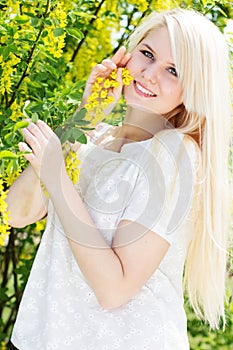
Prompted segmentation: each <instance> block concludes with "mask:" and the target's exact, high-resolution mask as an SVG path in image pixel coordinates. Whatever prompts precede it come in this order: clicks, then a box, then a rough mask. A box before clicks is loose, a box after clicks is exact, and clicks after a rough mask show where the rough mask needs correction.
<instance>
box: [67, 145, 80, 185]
mask: <svg viewBox="0 0 233 350" xmlns="http://www.w3.org/2000/svg"><path fill="white" fill-rule="evenodd" d="M65 162H66V171H67V174H68V175H69V177H70V179H71V181H72V182H73V184H74V185H76V184H77V182H78V180H79V173H80V167H79V166H80V160H79V159H78V158H77V154H76V153H75V152H74V151H69V153H68V154H67V156H66V158H65Z"/></svg>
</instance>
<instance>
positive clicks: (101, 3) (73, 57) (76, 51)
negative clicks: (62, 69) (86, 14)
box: [70, 0, 105, 62]
mask: <svg viewBox="0 0 233 350" xmlns="http://www.w3.org/2000/svg"><path fill="white" fill-rule="evenodd" d="M104 2H105V0H102V1H101V2H100V3H99V5H98V7H97V8H96V10H95V12H94V13H93V15H94V16H95V17H96V16H97V15H98V12H99V10H100V9H101V7H102V5H103V3H104ZM95 17H93V18H92V19H91V20H90V23H89V24H93V23H94V21H95ZM87 34H88V29H86V30H85V31H84V32H83V38H82V39H81V40H80V42H79V43H78V46H77V47H76V49H75V50H74V52H73V55H72V57H71V60H70V62H74V60H75V57H76V56H77V54H78V52H79V50H80V48H81V46H82V44H83V43H84V41H85V39H86V36H87Z"/></svg>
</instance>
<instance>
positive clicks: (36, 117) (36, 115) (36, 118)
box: [31, 113, 39, 123]
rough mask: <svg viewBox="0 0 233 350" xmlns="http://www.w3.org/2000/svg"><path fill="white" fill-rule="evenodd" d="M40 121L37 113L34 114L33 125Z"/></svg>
mask: <svg viewBox="0 0 233 350" xmlns="http://www.w3.org/2000/svg"><path fill="white" fill-rule="evenodd" d="M38 119H39V116H38V114H37V113H32V116H31V120H32V122H33V123H37V122H38Z"/></svg>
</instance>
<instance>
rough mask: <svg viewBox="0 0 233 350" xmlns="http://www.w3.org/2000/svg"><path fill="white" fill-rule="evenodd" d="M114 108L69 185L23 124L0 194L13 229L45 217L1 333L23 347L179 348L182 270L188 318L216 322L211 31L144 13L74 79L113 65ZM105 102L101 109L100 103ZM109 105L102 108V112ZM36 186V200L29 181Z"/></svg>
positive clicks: (220, 169)
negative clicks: (12, 319)
mask: <svg viewBox="0 0 233 350" xmlns="http://www.w3.org/2000/svg"><path fill="white" fill-rule="evenodd" d="M124 66H126V67H127V68H128V69H129V71H130V73H131V75H132V77H133V80H132V82H131V84H130V85H129V86H126V87H124V91H123V93H124V97H125V100H126V103H127V110H126V114H125V118H124V123H123V125H122V126H119V127H110V126H107V125H105V124H99V125H98V126H97V128H96V131H95V132H94V133H93V134H92V135H91V136H90V137H89V142H88V143H87V145H80V147H79V149H78V150H77V154H78V157H79V158H80V159H81V161H82V163H81V164H82V165H81V173H80V180H79V182H78V184H77V186H76V187H75V186H74V185H73V184H72V182H71V181H70V179H69V177H68V175H67V172H66V169H65V165H64V158H63V153H62V148H61V144H60V141H59V140H58V138H57V137H56V136H55V134H54V133H53V131H52V130H51V129H50V128H49V127H48V126H47V125H46V124H45V123H44V122H42V121H38V122H37V123H36V124H33V123H30V124H29V126H28V127H27V128H26V129H25V130H24V137H25V142H26V143H21V144H20V149H21V150H25V149H27V147H28V146H29V147H30V148H31V150H32V152H31V153H30V154H27V155H25V158H26V159H27V160H28V161H29V162H30V166H29V167H28V168H27V169H26V170H25V171H24V173H23V174H22V175H21V176H20V177H19V179H18V180H17V181H16V182H15V183H14V184H13V185H12V187H11V189H10V191H9V195H8V205H9V210H10V212H11V217H12V221H11V224H12V226H15V227H24V226H25V225H28V224H31V223H33V222H35V221H37V220H39V219H41V218H42V217H44V216H45V215H46V214H47V226H46V230H45V232H44V235H43V237H42V241H41V244H40V247H39V250H38V253H37V256H36V259H35V262H34V265H33V268H32V271H31V274H30V277H29V280H28V284H27V286H26V289H25V292H24V296H23V299H22V302H21V305H20V308H19V312H18V317H17V321H16V324H15V326H14V330H13V335H12V342H13V343H14V345H15V346H16V347H17V348H19V349H20V350H31V349H34V350H36V349H40V350H41V349H43V350H49V349H59V350H60V349H67V350H68V349H69V350H76V349H77V350H81V349H83V350H91V349H95V350H96V349H100V350H104V349H106V350H107V349H109V350H112V349H122V350H125V349H129V350H133V349H136V350H141V349H148V350H152V349H153V350H165V349H166V350H173V349H174V348H176V349H179V350H185V349H189V345H188V338H187V329H186V328H187V326H186V316H185V312H184V308H183V291H182V276H183V268H184V264H185V262H186V265H185V266H186V268H185V281H186V285H187V290H188V293H189V297H190V302H191V304H192V306H193V307H194V309H195V311H196V313H197V315H199V316H202V317H203V318H204V319H206V320H207V321H208V322H209V324H210V326H211V327H213V328H216V327H218V324H219V321H220V318H221V317H222V318H223V319H224V276H225V265H226V230H227V218H228V198H227V193H228V189H227V183H228V180H227V156H228V142H229V135H228V131H229V121H230V97H229V91H230V90H229V80H228V53H227V48H226V44H225V42H224V39H223V36H222V34H221V33H220V32H219V31H218V29H217V28H216V27H215V26H214V25H213V24H212V23H211V22H210V21H209V20H207V19H206V18H204V17H203V16H202V15H200V14H197V13H195V12H193V11H187V10H180V9H178V10H174V11H168V12H164V13H160V14H158V13H152V14H151V15H150V16H149V17H148V18H146V19H145V20H144V21H143V23H142V24H141V25H140V26H139V27H138V28H137V29H136V30H135V32H134V33H133V34H132V35H131V38H130V41H129V53H127V54H126V52H125V49H124V48H121V49H120V50H119V51H118V52H117V53H116V54H115V56H114V57H113V58H112V59H111V60H104V61H103V62H102V63H101V64H99V65H97V66H96V67H95V68H94V69H93V71H92V73H91V75H90V77H89V79H88V82H87V86H86V90H85V93H84V97H83V104H85V103H86V100H87V96H88V94H89V93H90V90H91V87H92V86H93V84H94V82H95V80H96V78H98V77H103V78H107V77H108V76H109V74H110V73H111V72H112V71H113V70H114V69H115V68H117V70H118V81H119V83H120V85H119V87H117V88H115V89H113V90H112V91H111V94H112V95H113V96H114V97H115V102H117V100H118V99H119V97H120V95H121V92H122V83H121V71H122V69H121V67H124ZM111 107H113V106H111ZM108 112H109V111H108ZM41 182H42V183H43V184H44V185H45V186H46V188H47V191H48V193H49V199H48V198H46V197H44V195H43V191H42V190H41V186H40V183H41Z"/></svg>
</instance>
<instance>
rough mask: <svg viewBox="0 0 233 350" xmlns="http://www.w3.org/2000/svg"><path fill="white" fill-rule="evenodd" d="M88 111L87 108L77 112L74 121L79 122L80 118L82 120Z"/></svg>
mask: <svg viewBox="0 0 233 350" xmlns="http://www.w3.org/2000/svg"><path fill="white" fill-rule="evenodd" d="M86 113H87V110H86V108H82V109H80V111H78V112H76V113H75V115H74V121H75V122H77V123H78V121H79V120H82V119H83V118H84V117H85V115H86Z"/></svg>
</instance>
